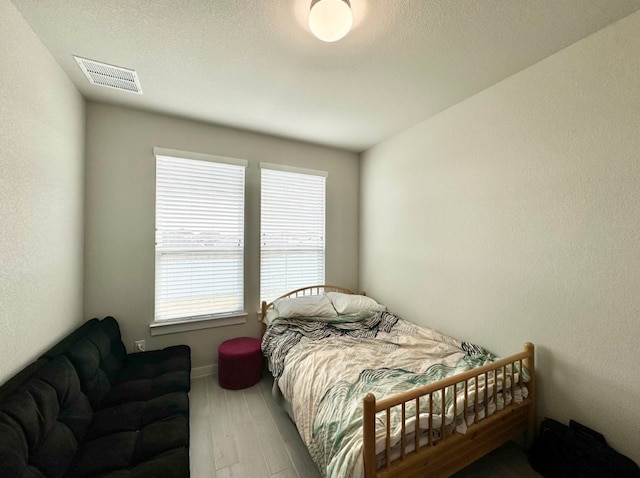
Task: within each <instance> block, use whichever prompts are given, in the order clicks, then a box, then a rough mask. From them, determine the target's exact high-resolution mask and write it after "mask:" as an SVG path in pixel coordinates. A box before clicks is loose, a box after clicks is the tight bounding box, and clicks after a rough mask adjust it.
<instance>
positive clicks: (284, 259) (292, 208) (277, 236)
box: [260, 164, 326, 301]
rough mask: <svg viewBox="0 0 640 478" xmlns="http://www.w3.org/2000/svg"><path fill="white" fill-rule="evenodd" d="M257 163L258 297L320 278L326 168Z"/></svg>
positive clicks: (266, 297)
mask: <svg viewBox="0 0 640 478" xmlns="http://www.w3.org/2000/svg"><path fill="white" fill-rule="evenodd" d="M276 168H278V167H277V166H274V165H265V164H262V165H261V177H262V180H261V214H260V300H266V301H271V300H273V299H275V298H277V297H279V296H280V295H282V294H284V293H285V292H289V291H290V290H293V289H297V288H299V287H305V286H308V285H315V284H323V283H324V266H325V183H326V173H324V172H320V171H317V172H316V171H313V172H308V171H305V172H298V171H295V170H288V169H285V170H282V169H276Z"/></svg>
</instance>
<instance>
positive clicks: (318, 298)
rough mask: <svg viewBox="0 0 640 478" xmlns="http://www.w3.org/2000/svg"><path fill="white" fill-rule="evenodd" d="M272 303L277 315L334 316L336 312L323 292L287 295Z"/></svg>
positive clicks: (287, 317) (286, 316) (284, 316)
mask: <svg viewBox="0 0 640 478" xmlns="http://www.w3.org/2000/svg"><path fill="white" fill-rule="evenodd" d="M273 305H274V306H275V308H276V309H278V316H279V317H282V318H285V319H290V318H291V317H336V316H337V315H338V314H337V313H336V310H335V309H334V308H333V305H331V301H330V300H329V298H328V297H327V296H326V295H325V294H321V295H306V296H301V297H287V298H285V299H278V300H276V301H275V302H274V303H273Z"/></svg>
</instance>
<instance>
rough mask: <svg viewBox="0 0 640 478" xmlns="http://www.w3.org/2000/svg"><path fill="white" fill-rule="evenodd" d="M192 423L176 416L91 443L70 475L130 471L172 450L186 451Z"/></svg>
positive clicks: (81, 477) (75, 477) (76, 477)
mask: <svg viewBox="0 0 640 478" xmlns="http://www.w3.org/2000/svg"><path fill="white" fill-rule="evenodd" d="M188 420H189V417H188V416H187V415H176V416H173V417H170V418H167V419H164V420H159V421H154V422H152V423H150V424H149V425H147V426H145V427H142V428H141V429H140V430H135V431H123V432H119V433H111V434H108V435H105V436H102V437H99V438H96V439H94V440H90V441H87V442H85V443H84V444H83V445H82V446H81V447H80V449H79V450H78V453H77V455H76V457H75V459H74V461H73V464H72V465H71V468H70V470H69V474H68V476H69V477H70V478H84V477H90V476H95V475H99V474H102V473H113V472H115V471H118V470H128V469H131V468H134V467H136V466H139V465H141V464H143V463H144V462H147V461H149V460H154V459H155V458H156V457H158V455H162V454H163V453H166V452H169V451H171V450H175V449H185V450H186V449H187V448H188V446H189V443H188V440H189V423H188ZM187 470H188V464H187ZM148 476H151V475H148ZM178 476H181V475H178Z"/></svg>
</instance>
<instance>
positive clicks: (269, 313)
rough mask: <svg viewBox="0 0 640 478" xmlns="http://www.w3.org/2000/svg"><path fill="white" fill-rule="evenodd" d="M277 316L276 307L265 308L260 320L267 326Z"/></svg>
mask: <svg viewBox="0 0 640 478" xmlns="http://www.w3.org/2000/svg"><path fill="white" fill-rule="evenodd" d="M277 318H278V309H276V308H275V307H274V308H272V309H269V310H267V315H266V317H264V318H263V319H262V321H263V322H264V323H265V324H267V326H269V325H271V322H273V321H274V320H276V319H277Z"/></svg>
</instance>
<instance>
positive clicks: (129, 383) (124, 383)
mask: <svg viewBox="0 0 640 478" xmlns="http://www.w3.org/2000/svg"><path fill="white" fill-rule="evenodd" d="M190 387H191V349H190V348H189V347H188V346H186V345H178V346H174V347H168V348H166V349H162V350H154V351H150V352H142V353H136V354H129V355H127V359H126V361H125V363H124V366H123V367H122V369H121V370H120V373H119V374H118V375H117V376H116V378H115V379H114V380H113V382H112V384H111V389H110V391H109V393H108V394H107V395H106V396H105V397H104V400H103V401H102V403H101V404H100V406H101V407H105V406H113V405H117V404H121V403H128V402H133V401H141V400H143V401H144V400H151V399H153V398H156V397H160V396H162V395H164V394H167V393H174V392H185V393H186V392H188V391H189V390H190Z"/></svg>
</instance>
